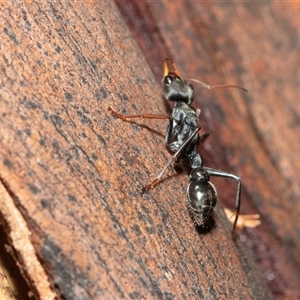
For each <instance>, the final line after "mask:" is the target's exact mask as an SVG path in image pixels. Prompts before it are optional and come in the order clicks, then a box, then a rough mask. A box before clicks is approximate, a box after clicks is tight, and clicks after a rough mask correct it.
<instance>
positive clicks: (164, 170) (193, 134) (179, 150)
mask: <svg viewBox="0 0 300 300" xmlns="http://www.w3.org/2000/svg"><path fill="white" fill-rule="evenodd" d="M200 129H201V126H200V125H198V126H197V127H196V129H195V130H194V131H193V132H192V134H191V135H190V136H189V138H188V139H187V140H186V141H185V142H184V143H183V144H182V145H181V146H180V148H179V149H178V150H177V152H176V153H175V154H174V155H173V156H172V158H171V159H170V160H169V161H168V163H167V164H166V165H165V166H164V168H163V169H162V171H161V172H160V173H159V174H158V176H157V177H156V178H155V179H154V180H153V181H152V182H151V183H149V184H147V185H146V186H144V187H143V188H142V194H144V193H145V192H146V191H148V190H150V189H153V188H154V187H155V186H156V185H157V184H158V183H160V181H161V178H162V176H163V174H164V173H165V172H166V170H167V169H168V167H169V166H170V165H171V164H172V163H174V162H175V161H176V160H177V159H178V158H179V156H180V154H181V153H182V152H183V151H184V150H185V149H186V147H187V146H188V145H189V143H190V142H191V140H192V139H193V138H194V136H195V135H196V134H198V132H199V130H200ZM201 137H203V139H204V140H205V139H206V138H207V137H208V134H204V135H203V136H201Z"/></svg>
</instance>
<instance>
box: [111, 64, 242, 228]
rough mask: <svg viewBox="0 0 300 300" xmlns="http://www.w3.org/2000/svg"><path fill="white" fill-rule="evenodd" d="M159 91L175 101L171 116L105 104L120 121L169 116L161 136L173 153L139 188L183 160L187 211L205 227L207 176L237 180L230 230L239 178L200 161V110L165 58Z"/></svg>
mask: <svg viewBox="0 0 300 300" xmlns="http://www.w3.org/2000/svg"><path fill="white" fill-rule="evenodd" d="M194 81H196V80H194ZM196 82H198V83H200V84H201V85H203V86H204V87H206V88H209V89H213V88H216V87H236V88H241V89H243V90H245V89H244V88H242V87H240V86H233V85H218V86H210V85H207V84H205V83H203V82H200V81H196ZM163 94H164V97H165V99H166V100H168V101H172V102H175V105H174V108H173V112H172V115H171V116H165V115H151V114H144V115H130V116H124V115H121V114H119V113H117V112H115V111H113V110H112V109H111V108H109V110H110V111H111V112H112V114H113V115H114V116H116V117H118V118H120V119H122V120H124V121H128V120H130V119H134V118H143V119H169V126H168V129H167V134H166V137H165V140H166V143H167V148H168V150H169V152H170V153H172V154H173V156H172V158H171V160H170V161H169V162H168V163H167V164H166V165H165V167H164V168H163V170H162V171H161V172H160V173H159V175H158V176H157V177H156V178H155V179H154V180H153V181H152V182H151V183H150V184H148V185H146V186H145V187H143V188H142V193H144V192H146V191H147V190H149V189H152V188H153V187H154V186H155V185H156V184H158V183H159V182H160V181H161V178H162V176H163V174H164V173H165V171H166V170H167V168H168V167H169V166H170V165H171V164H172V163H174V162H176V163H178V162H183V163H184V164H185V165H186V166H187V167H188V168H189V170H190V183H189V185H188V188H187V194H188V199H187V204H188V211H189V213H190V215H191V217H192V219H193V221H194V223H195V225H196V226H199V227H200V228H208V227H209V226H210V220H211V219H212V213H213V211H214V207H215V205H216V202H217V192H216V189H215V187H214V186H213V184H212V183H211V182H210V176H219V177H226V178H230V179H234V180H236V181H237V182H238V187H237V194H236V201H235V219H234V222H233V228H232V234H233V233H234V230H235V226H236V223H237V220H238V216H239V211H240V199H241V186H242V183H241V179H240V177H238V176H236V175H233V174H229V173H226V172H222V171H218V170H214V169H211V168H208V167H205V166H204V165H203V158H202V156H201V155H200V154H199V153H198V147H199V145H200V143H203V142H204V141H205V139H206V138H207V137H208V134H207V133H206V134H203V135H199V134H198V132H199V130H200V129H201V126H200V125H198V117H199V114H200V111H199V110H195V108H193V107H192V106H191V104H192V102H193V98H194V89H193V86H192V85H191V84H190V83H189V82H188V81H186V80H185V79H183V78H181V77H180V75H179V73H178V71H177V69H176V66H175V64H174V63H172V62H171V61H170V60H169V59H166V60H165V64H164V78H163Z"/></svg>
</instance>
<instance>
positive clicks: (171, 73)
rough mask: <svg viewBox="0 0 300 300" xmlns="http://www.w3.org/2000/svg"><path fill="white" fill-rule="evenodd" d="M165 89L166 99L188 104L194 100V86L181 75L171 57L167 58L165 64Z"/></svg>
mask: <svg viewBox="0 0 300 300" xmlns="http://www.w3.org/2000/svg"><path fill="white" fill-rule="evenodd" d="M163 91H164V97H165V98H166V100H169V101H175V102H185V103H186V104H188V105H190V104H191V103H192V102H193V96H194V88H193V86H192V85H191V84H190V83H188V82H187V81H186V80H184V79H183V78H181V77H180V75H179V72H178V71H177V68H176V65H175V64H174V63H172V62H171V60H170V59H166V60H165V64H164V78H163Z"/></svg>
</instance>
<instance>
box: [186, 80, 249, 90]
mask: <svg viewBox="0 0 300 300" xmlns="http://www.w3.org/2000/svg"><path fill="white" fill-rule="evenodd" d="M187 80H190V81H193V82H196V83H199V84H201V85H202V86H203V87H205V88H207V89H209V90H212V89H215V88H236V89H241V90H243V91H245V92H248V90H247V89H246V88H244V87H242V86H240V85H232V84H218V85H210V84H207V83H204V82H202V81H200V80H197V79H194V78H187Z"/></svg>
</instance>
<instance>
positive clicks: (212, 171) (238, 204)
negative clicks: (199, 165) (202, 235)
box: [204, 167, 242, 238]
mask: <svg viewBox="0 0 300 300" xmlns="http://www.w3.org/2000/svg"><path fill="white" fill-rule="evenodd" d="M204 169H205V170H206V171H207V172H208V174H209V175H211V176H218V177H225V178H230V179H234V180H236V181H237V182H238V187H237V192H236V198H235V219H234V222H233V226H232V232H231V235H232V238H233V237H234V231H235V227H236V223H237V221H238V218H239V214H240V207H241V191H242V180H241V178H240V177H239V176H236V175H234V174H230V173H227V172H223V171H218V170H215V169H211V168H207V167H204Z"/></svg>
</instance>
